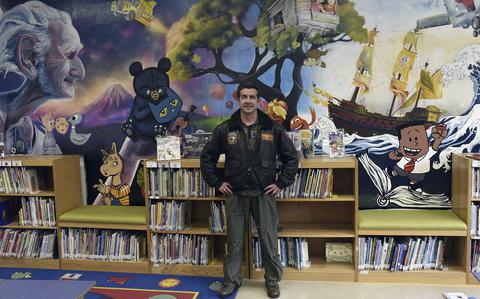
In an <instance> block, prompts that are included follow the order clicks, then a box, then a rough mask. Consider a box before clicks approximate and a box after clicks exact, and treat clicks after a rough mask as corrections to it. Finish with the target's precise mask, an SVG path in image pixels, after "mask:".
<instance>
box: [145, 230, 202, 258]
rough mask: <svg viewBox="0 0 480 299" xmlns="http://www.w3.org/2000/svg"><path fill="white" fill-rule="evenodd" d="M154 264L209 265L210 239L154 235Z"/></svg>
mask: <svg viewBox="0 0 480 299" xmlns="http://www.w3.org/2000/svg"><path fill="white" fill-rule="evenodd" d="M151 254H152V255H151V258H150V260H151V261H152V263H154V264H156V265H158V264H193V265H207V264H208V263H209V262H210V257H209V240H208V237H205V236H198V235H181V234H152V249H151Z"/></svg>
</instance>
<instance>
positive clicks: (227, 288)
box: [218, 281, 237, 298]
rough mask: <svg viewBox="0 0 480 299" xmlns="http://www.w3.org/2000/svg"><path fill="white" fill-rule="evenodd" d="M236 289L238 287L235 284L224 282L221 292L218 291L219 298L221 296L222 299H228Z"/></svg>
mask: <svg viewBox="0 0 480 299" xmlns="http://www.w3.org/2000/svg"><path fill="white" fill-rule="evenodd" d="M236 288H237V286H236V285H235V284H234V283H232V282H227V281H225V282H223V284H222V287H221V288H220V290H218V296H220V298H227V297H228V296H230V295H231V294H232V293H233V292H234V291H235V289H236Z"/></svg>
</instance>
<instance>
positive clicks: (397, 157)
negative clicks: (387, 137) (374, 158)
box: [388, 149, 402, 160]
mask: <svg viewBox="0 0 480 299" xmlns="http://www.w3.org/2000/svg"><path fill="white" fill-rule="evenodd" d="M388 157H389V158H390V159H392V160H400V159H401V158H402V154H401V153H400V152H399V151H398V149H397V150H395V151H393V152H389V153H388Z"/></svg>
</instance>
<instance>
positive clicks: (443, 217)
mask: <svg viewBox="0 0 480 299" xmlns="http://www.w3.org/2000/svg"><path fill="white" fill-rule="evenodd" d="M358 222H359V224H358V228H359V229H372V230H373V229H375V230H382V229H383V230H389V229H391V230H422V229H425V230H427V229H430V230H431V229H435V230H466V229H467V225H466V224H465V222H463V220H462V219H460V218H459V217H458V216H457V215H455V213H454V212H453V211H452V210H361V211H359V221H358Z"/></svg>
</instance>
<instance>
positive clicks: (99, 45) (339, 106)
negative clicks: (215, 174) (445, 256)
mask: <svg viewBox="0 0 480 299" xmlns="http://www.w3.org/2000/svg"><path fill="white" fill-rule="evenodd" d="M0 9H1V10H0V133H1V134H0V138H2V139H3V141H4V143H5V150H6V152H7V154H56V153H63V154H77V153H79V154H83V155H84V157H85V165H86V175H87V189H88V199H87V200H88V203H90V204H92V203H93V204H106V205H109V204H119V205H142V204H144V202H143V199H142V195H141V194H142V190H141V186H142V183H141V181H142V180H143V178H142V176H141V175H140V174H141V169H140V167H141V166H140V164H139V161H140V160H141V159H144V158H151V157H153V156H154V155H155V136H157V135H165V134H174V135H177V136H181V135H182V134H184V133H186V132H196V131H199V130H200V131H211V130H212V129H213V128H214V126H215V125H216V124H218V123H219V122H221V121H223V120H226V119H227V118H228V116H229V115H230V114H231V113H233V112H234V111H235V110H236V109H237V107H238V105H237V99H236V93H235V90H236V87H237V85H238V84H239V83H254V84H256V85H257V86H259V95H260V97H261V98H262V100H261V103H260V107H259V108H260V109H262V110H264V111H265V112H267V113H268V114H269V116H270V117H271V118H272V119H273V120H274V121H276V122H278V123H280V124H282V125H283V126H284V127H285V128H286V129H287V130H292V131H295V130H300V129H311V130H312V132H313V136H314V138H315V150H316V152H317V153H320V152H322V151H325V146H327V147H328V142H327V143H325V142H324V141H325V138H326V137H327V136H328V134H329V132H331V131H333V130H335V129H336V128H338V129H340V128H342V129H344V130H345V139H344V144H345V151H346V153H347V154H352V155H356V156H357V157H358V158H359V161H360V165H361V169H360V172H359V173H360V186H361V187H360V190H359V191H360V206H361V207H362V208H398V207H401V208H419V207H420V208H448V207H449V206H450V199H449V198H450V187H449V185H450V168H451V159H450V154H451V153H452V152H465V151H468V152H477V151H478V149H479V142H480V137H478V136H477V127H478V126H479V124H478V119H479V116H480V115H478V114H479V113H480V111H477V110H479V109H480V108H478V104H479V103H480V98H479V90H478V88H479V87H478V86H479V84H478V82H479V79H480V65H479V61H480V46H479V45H478V44H479V41H480V40H479V39H478V38H477V36H478V35H479V33H480V31H479V30H480V16H479V15H477V14H478V13H477V10H479V11H480V1H477V0H443V1H441V0H436V1H432V0H405V1H401V2H395V3H394V2H392V1H389V0H277V1H274V0H256V1H253V0H251V1H250V0H242V1H240V0H228V1H227V0H185V1H173V0H156V1H153V0H150V1H149V0H118V1H100V0H89V1H68V0H67V1H60V0H49V1H7V0H0Z"/></svg>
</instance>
